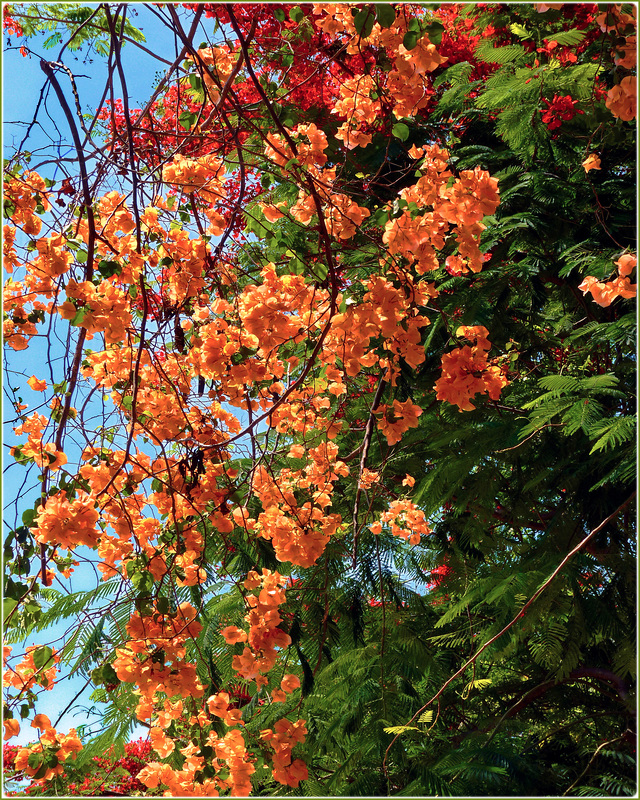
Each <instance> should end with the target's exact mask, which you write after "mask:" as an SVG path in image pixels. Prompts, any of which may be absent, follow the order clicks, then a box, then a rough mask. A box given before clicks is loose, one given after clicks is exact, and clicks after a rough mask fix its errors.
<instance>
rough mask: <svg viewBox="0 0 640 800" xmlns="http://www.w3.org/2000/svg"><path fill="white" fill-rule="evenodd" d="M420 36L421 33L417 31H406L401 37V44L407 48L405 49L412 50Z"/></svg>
mask: <svg viewBox="0 0 640 800" xmlns="http://www.w3.org/2000/svg"><path fill="white" fill-rule="evenodd" d="M421 37H422V34H421V33H419V32H418V31H407V32H406V33H405V35H404V37H403V39H402V44H403V45H404V46H405V47H406V48H407V50H413V48H414V47H415V46H416V45H417V44H418V41H419V40H420V39H421Z"/></svg>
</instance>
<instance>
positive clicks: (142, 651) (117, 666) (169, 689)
mask: <svg viewBox="0 0 640 800" xmlns="http://www.w3.org/2000/svg"><path fill="white" fill-rule="evenodd" d="M196 615H197V612H196V609H195V608H193V606H191V605H190V604H189V603H181V605H179V606H178V608H177V609H176V610H175V612H172V613H167V614H160V613H158V612H155V613H153V614H152V615H149V616H147V615H145V616H141V615H140V614H139V613H137V612H136V613H134V614H133V615H132V617H131V619H130V621H129V622H128V624H127V626H126V627H127V634H128V635H129V640H128V642H127V643H126V645H124V647H120V648H117V649H116V659H115V661H114V662H113V668H114V670H115V671H116V674H117V675H118V678H119V679H120V680H121V681H125V682H127V683H135V684H136V685H137V689H136V690H135V693H136V694H138V695H139V696H140V701H139V702H138V706H137V709H136V714H137V716H138V719H140V720H143V721H144V720H146V719H149V718H151V716H152V714H153V710H154V704H155V703H156V701H157V692H163V693H164V694H165V695H166V696H167V697H168V698H175V697H202V695H203V693H204V689H203V687H202V684H201V683H200V681H199V680H198V676H197V674H196V668H195V666H194V665H193V664H190V663H188V662H187V661H186V660H185V659H186V649H185V642H186V641H187V640H188V639H194V638H195V637H197V635H198V634H199V633H200V631H201V630H202V625H201V624H200V623H199V622H198V621H197V620H196V619H195V617H196ZM176 708H179V706H176ZM170 710H171V709H170V708H169V707H166V708H165V712H166V713H168V712H169V711H170ZM177 713H178V715H179V713H180V711H179V710H178V711H177ZM156 727H157V726H156ZM161 734H162V731H161V728H160V729H159V732H158V733H156V734H155V737H156V743H157V744H158V745H159V747H160V748H163V747H165V748H166V747H167V743H166V742H165V738H164V735H161ZM165 755H168V753H166V752H165Z"/></svg>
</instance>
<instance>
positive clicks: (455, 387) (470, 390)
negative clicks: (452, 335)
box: [435, 325, 509, 411]
mask: <svg viewBox="0 0 640 800" xmlns="http://www.w3.org/2000/svg"><path fill="white" fill-rule="evenodd" d="M456 335H457V336H464V337H465V338H466V339H469V340H470V341H472V342H475V344H474V346H473V347H469V345H465V346H464V347H458V348H456V349H455V350H452V351H451V352H450V353H445V354H444V355H443V356H442V377H441V378H439V379H438V380H437V381H436V384H435V389H436V392H437V394H436V397H437V398H438V400H447V401H448V402H449V403H452V404H453V405H457V406H458V408H459V409H460V411H471V410H472V409H474V408H475V406H474V405H473V403H471V398H472V397H474V395H476V394H484V393H487V394H488V395H489V397H490V398H491V399H492V400H498V398H499V397H500V393H501V391H502V389H503V388H504V387H505V386H506V385H507V384H508V383H509V381H508V380H507V378H506V374H505V373H506V370H505V368H504V367H503V366H501V365H499V364H498V363H497V360H496V359H493V360H492V361H489V360H488V359H487V352H488V351H489V350H490V348H491V342H490V341H489V340H488V338H487V337H488V335H489V331H488V330H487V329H486V328H484V327H483V326H482V325H478V326H467V325H463V326H461V327H460V328H458V330H457V332H456Z"/></svg>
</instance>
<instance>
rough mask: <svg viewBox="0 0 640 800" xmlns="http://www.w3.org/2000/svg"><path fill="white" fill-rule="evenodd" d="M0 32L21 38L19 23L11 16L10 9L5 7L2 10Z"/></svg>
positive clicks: (21, 32) (21, 31)
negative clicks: (0, 30)
mask: <svg viewBox="0 0 640 800" xmlns="http://www.w3.org/2000/svg"><path fill="white" fill-rule="evenodd" d="M2 30H3V31H6V32H7V33H8V34H9V36H22V35H23V33H24V31H23V30H22V26H21V25H20V23H19V22H16V21H15V19H14V18H13V17H12V16H11V7H10V6H5V7H4V8H3V9H2Z"/></svg>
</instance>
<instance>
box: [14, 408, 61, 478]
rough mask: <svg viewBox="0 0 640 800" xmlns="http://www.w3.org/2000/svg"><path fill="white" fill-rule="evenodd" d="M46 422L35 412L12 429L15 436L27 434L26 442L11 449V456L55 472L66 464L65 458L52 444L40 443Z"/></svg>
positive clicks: (43, 417) (44, 418) (45, 419)
mask: <svg viewBox="0 0 640 800" xmlns="http://www.w3.org/2000/svg"><path fill="white" fill-rule="evenodd" d="M47 424H48V420H47V418H46V417H45V416H43V415H42V414H38V413H37V412H36V413H34V414H32V415H31V416H30V417H27V419H26V420H25V421H24V422H23V423H22V425H18V426H17V427H16V428H14V429H13V432H14V433H15V434H16V436H22V434H24V433H26V434H28V438H27V442H26V444H23V445H18V446H16V447H12V448H11V455H12V456H14V457H18V456H19V457H20V458H26V459H31V460H33V461H34V462H35V463H36V464H37V465H38V466H39V467H40V469H44V468H45V467H48V468H49V470H50V471H52V472H55V471H56V470H58V469H60V467H63V466H64V465H65V464H66V463H67V457H66V456H65V454H64V453H63V452H62V451H61V450H56V446H55V444H54V443H53V442H47V443H46V444H44V443H43V441H42V434H43V431H44V430H45V428H46V427H47Z"/></svg>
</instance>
